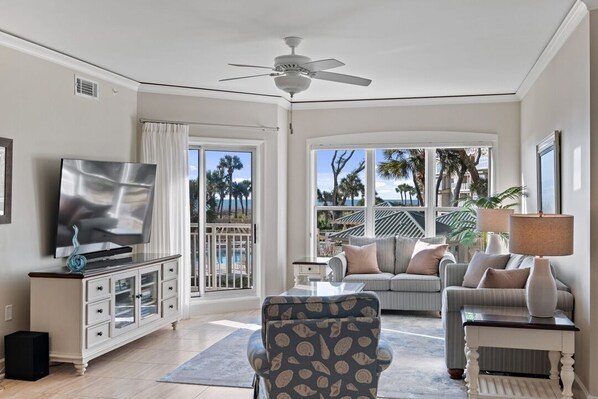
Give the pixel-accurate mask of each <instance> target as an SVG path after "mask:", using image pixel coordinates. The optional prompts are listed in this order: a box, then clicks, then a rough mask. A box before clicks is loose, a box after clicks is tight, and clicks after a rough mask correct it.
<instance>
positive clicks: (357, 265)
mask: <svg viewBox="0 0 598 399" xmlns="http://www.w3.org/2000/svg"><path fill="white" fill-rule="evenodd" d="M343 251H344V252H345V256H346V257H347V274H368V273H380V268H379V267H378V260H377V259H376V243H372V244H369V245H364V246H362V247H358V246H355V245H343Z"/></svg>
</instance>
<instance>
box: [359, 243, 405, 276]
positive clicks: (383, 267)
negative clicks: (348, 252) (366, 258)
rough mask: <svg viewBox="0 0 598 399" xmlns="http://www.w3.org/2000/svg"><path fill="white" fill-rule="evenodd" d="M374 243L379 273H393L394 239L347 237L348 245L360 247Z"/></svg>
mask: <svg viewBox="0 0 598 399" xmlns="http://www.w3.org/2000/svg"><path fill="white" fill-rule="evenodd" d="M374 242H375V243H376V258H377V260H378V268H380V271H382V272H387V273H393V272H394V269H395V238H394V237H356V236H351V237H349V244H350V245H356V246H359V247H362V246H364V245H368V244H372V243H374Z"/></svg>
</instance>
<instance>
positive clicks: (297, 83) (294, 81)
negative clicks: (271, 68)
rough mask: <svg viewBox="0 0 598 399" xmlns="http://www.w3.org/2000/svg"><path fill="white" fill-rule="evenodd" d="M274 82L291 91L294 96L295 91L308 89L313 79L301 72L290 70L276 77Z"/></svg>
mask: <svg viewBox="0 0 598 399" xmlns="http://www.w3.org/2000/svg"><path fill="white" fill-rule="evenodd" d="M274 83H275V84H276V87H278V88H279V89H280V90H282V91H284V92H287V93H289V94H290V95H291V98H292V97H293V95H294V94H295V93H299V92H302V91H304V90H307V89H308V88H309V85H310V84H311V79H310V78H308V77H306V76H303V75H301V74H300V73H299V72H294V71H288V72H287V73H286V74H285V75H280V76H277V77H275V78H274Z"/></svg>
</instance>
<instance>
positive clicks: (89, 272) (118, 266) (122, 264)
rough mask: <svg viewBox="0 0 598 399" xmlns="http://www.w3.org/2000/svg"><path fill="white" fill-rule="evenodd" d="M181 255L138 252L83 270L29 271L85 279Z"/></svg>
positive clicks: (91, 264)
mask: <svg viewBox="0 0 598 399" xmlns="http://www.w3.org/2000/svg"><path fill="white" fill-rule="evenodd" d="M180 257H181V255H166V254H151V253H138V254H131V255H130V256H125V257H118V258H112V259H107V260H106V261H102V260H98V261H93V262H89V263H88V264H87V265H86V266H85V269H84V270H83V271H82V272H78V273H77V272H71V271H70V270H69V269H68V268H67V267H66V266H59V267H54V268H49V269H44V270H39V271H34V272H30V273H29V277H42V278H74V279H84V278H88V277H95V276H101V275H103V274H110V273H114V272H117V271H121V270H127V269H133V268H137V267H139V266H144V265H145V264H148V265H150V264H155V263H157V262H169V261H172V260H175V259H178V258H180Z"/></svg>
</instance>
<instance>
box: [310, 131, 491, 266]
mask: <svg viewBox="0 0 598 399" xmlns="http://www.w3.org/2000/svg"><path fill="white" fill-rule="evenodd" d="M436 133H437V132H436ZM418 134H419V135H420V137H421V132H418ZM428 135H430V134H428ZM475 135H477V136H486V137H484V138H491V140H462V139H461V140H459V141H455V142H453V143H446V142H440V141H438V142H436V143H434V142H432V141H431V142H423V143H422V142H419V143H418V142H411V143H409V142H405V143H394V144H382V143H380V144H376V143H372V142H371V141H370V142H368V143H363V144H360V143H359V140H355V141H354V142H350V141H349V142H347V141H345V144H337V143H335V142H337V140H334V139H333V140H330V138H323V140H322V142H320V141H319V140H317V139H316V140H308V146H307V147H308V158H307V159H308V160H309V163H308V176H309V178H308V179H307V183H308V184H309V187H308V190H306V191H307V192H308V201H307V205H308V208H309V211H308V216H309V227H308V228H309V230H308V233H309V239H308V240H307V242H308V248H307V251H308V252H307V253H309V254H310V255H312V256H316V255H317V250H318V234H317V215H318V211H325V210H331V211H333V210H343V211H358V210H364V213H365V215H364V235H365V236H373V235H374V229H375V226H374V224H375V217H374V216H375V211H376V210H378V209H382V208H383V209H384V210H389V209H391V210H392V209H396V210H402V211H405V210H407V211H409V210H415V211H423V212H424V215H425V221H426V222H425V235H426V236H434V235H436V215H437V214H438V213H439V212H454V211H458V210H462V209H463V208H462V207H446V206H436V205H435V204H436V199H435V195H436V192H435V190H434V184H435V176H436V173H434V178H433V177H432V175H431V173H430V171H436V165H437V162H436V150H437V149H447V148H479V147H483V148H488V150H489V154H488V180H489V181H488V194H490V193H492V192H493V191H494V182H495V180H496V176H495V168H494V163H495V157H496V152H497V147H498V143H497V138H496V136H495V135H489V134H475ZM346 136H348V135H345V137H346ZM425 136H426V135H425V134H424V137H425ZM341 137H342V136H341ZM309 141H311V143H310V142H309ZM340 142H342V139H341V140H339V141H338V143H340ZM347 143H348V144H347ZM411 148H421V149H424V150H425V152H426V165H425V187H426V192H425V198H424V206H401V207H380V206H375V205H374V202H375V190H376V184H375V183H376V159H375V153H376V150H383V149H411ZM348 149H351V150H364V151H365V161H366V162H365V181H364V185H365V205H363V206H321V205H317V199H316V198H317V197H316V190H317V162H316V160H317V156H316V153H317V151H319V150H348Z"/></svg>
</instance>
